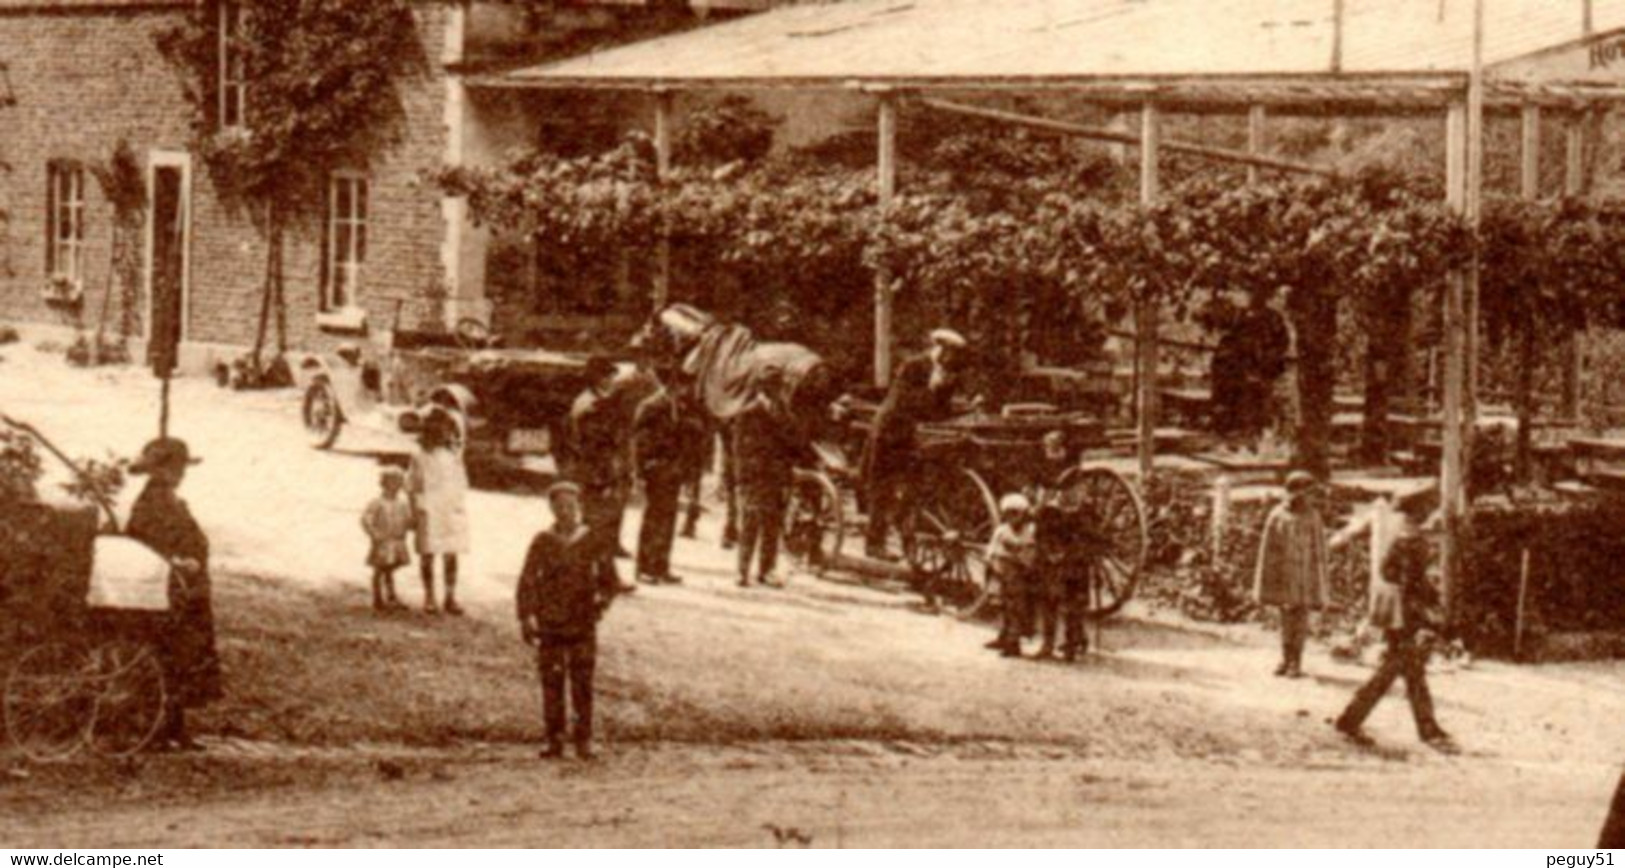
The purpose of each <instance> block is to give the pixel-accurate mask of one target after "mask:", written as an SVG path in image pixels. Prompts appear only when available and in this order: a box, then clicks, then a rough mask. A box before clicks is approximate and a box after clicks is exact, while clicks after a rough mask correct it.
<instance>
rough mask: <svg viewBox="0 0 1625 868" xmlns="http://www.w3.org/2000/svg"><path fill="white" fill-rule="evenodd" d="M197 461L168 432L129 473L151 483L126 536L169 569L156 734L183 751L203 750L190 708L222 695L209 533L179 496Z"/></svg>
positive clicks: (138, 502) (133, 512)
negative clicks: (190, 726) (160, 721)
mask: <svg viewBox="0 0 1625 868" xmlns="http://www.w3.org/2000/svg"><path fill="white" fill-rule="evenodd" d="M196 463H198V462H197V459H195V458H193V457H192V455H191V451H190V450H189V449H188V448H187V446H186V441H184V440H178V439H175V438H173V437H165V438H162V439H159V440H154V441H152V442H150V443H148V444H147V445H146V446H145V447H143V448H142V450H141V457H140V458H138V459H136V460H135V462H134V463H132V464H131V465H130V472H131V473H133V474H138V475H145V476H146V477H147V484H146V486H145V487H144V488H143V489H142V490H141V495H140V496H139V497H137V498H136V501H135V506H134V508H133V509H132V510H131V512H130V521H129V524H128V525H126V527H125V533H127V534H128V535H129V536H130V537H131V538H132V539H135V540H139V541H140V542H142V543H145V544H146V545H147V547H149V548H151V549H152V550H153V551H155V552H157V553H158V554H160V555H162V556H163V557H164V558H165V559H167V560H168V561H169V563H170V567H171V569H170V572H169V624H168V629H166V630H165V631H164V636H163V637H162V640H161V643H160V646H159V662H160V663H161V664H162V665H163V668H164V680H165V684H166V685H167V687H168V699H169V701H168V702H167V703H166V709H165V710H166V712H167V717H166V718H165V721H164V728H163V729H162V730H160V731H159V734H158V736H159V738H160V739H161V740H162V743H163V745H164V746H166V747H168V748H171V749H178V750H196V749H198V745H197V743H196V742H194V741H193V740H192V738H191V736H190V735H189V734H188V733H187V731H186V710H187V709H189V708H198V707H200V706H203V705H205V704H207V703H209V702H212V701H214V700H216V699H219V698H220V696H221V686H220V657H219V654H218V653H217V651H216V649H215V638H214V607H213V605H212V603H211V602H210V599H211V594H210V582H209V538H208V537H207V536H205V535H204V533H203V528H201V527H199V526H198V523H197V521H196V520H195V519H193V518H192V511H191V510H190V509H188V508H187V506H186V501H184V500H182V499H181V498H180V496H179V494H177V493H176V492H177V489H179V487H180V484H181V480H183V479H185V478H186V469H187V468H188V467H190V466H191V465H193V464H196Z"/></svg>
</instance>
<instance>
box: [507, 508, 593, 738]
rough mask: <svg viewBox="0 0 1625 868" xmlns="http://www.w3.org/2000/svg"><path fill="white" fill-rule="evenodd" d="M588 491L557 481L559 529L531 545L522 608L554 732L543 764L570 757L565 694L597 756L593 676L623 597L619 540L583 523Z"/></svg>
mask: <svg viewBox="0 0 1625 868" xmlns="http://www.w3.org/2000/svg"><path fill="white" fill-rule="evenodd" d="M581 495H582V489H581V486H579V485H577V484H576V483H574V482H559V483H555V484H554V485H553V487H552V488H550V489H548V492H547V504H548V508H549V509H551V510H552V512H553V526H552V527H550V528H548V529H547V530H544V531H542V532H541V533H539V534H537V535H536V536H535V538H534V539H532V540H531V543H530V550H529V551H528V552H527V553H526V555H525V566H524V568H523V569H522V570H521V571H520V573H519V586H518V589H517V594H516V599H515V602H516V608H517V610H518V615H519V630H520V633H521V634H522V635H523V636H524V638H525V642H526V643H528V644H530V645H533V646H535V648H536V664H537V670H538V672H539V674H540V676H541V682H542V718H543V721H544V726H545V727H546V732H547V747H546V748H545V749H543V751H542V758H543V759H555V758H557V757H560V756H563V755H564V719H565V713H564V712H565V694H566V689H568V693H569V704H570V708H571V710H572V711H574V713H575V714H574V717H575V721H574V723H575V725H574V728H573V730H572V732H571V735H572V736H573V737H574V740H575V746H576V754H577V755H578V756H579V757H581V758H582V759H591V758H592V756H593V751H592V706H593V692H592V682H593V673H594V670H595V669H596V668H597V662H598V621H599V620H600V619H601V618H603V616H604V612H605V611H607V610H608V609H609V606H610V603H611V602H613V601H614V599H615V594H616V593H617V592H618V588H617V585H618V580H617V579H616V577H615V570H614V566H613V562H612V560H611V558H610V554H611V553H610V552H609V551H608V549H607V547H608V546H609V545H610V544H611V541H610V540H609V539H608V538H607V536H605V535H604V532H603V531H601V530H597V529H593V528H590V527H588V526H586V525H584V524H583V523H582V520H581V519H582V510H581Z"/></svg>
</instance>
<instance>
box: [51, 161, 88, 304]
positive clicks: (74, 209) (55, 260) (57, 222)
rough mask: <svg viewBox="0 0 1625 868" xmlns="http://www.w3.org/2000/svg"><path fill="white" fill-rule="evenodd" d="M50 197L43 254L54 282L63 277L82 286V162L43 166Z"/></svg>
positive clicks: (83, 190)
mask: <svg viewBox="0 0 1625 868" xmlns="http://www.w3.org/2000/svg"><path fill="white" fill-rule="evenodd" d="M46 183H47V184H49V185H50V188H51V189H50V193H51V195H50V200H49V203H48V206H47V209H48V213H47V214H46V216H45V219H46V227H47V232H46V241H47V245H48V247H47V249H46V257H47V260H48V262H49V263H50V268H49V271H50V274H48V275H46V277H48V278H50V280H51V282H52V283H53V284H54V283H56V282H57V281H59V280H66V281H67V282H68V284H69V285H70V286H72V287H73V288H74V289H80V290H82V289H83V288H84V281H85V271H84V269H85V170H84V167H82V166H77V165H73V164H70V163H64V162H52V163H50V164H49V165H48V166H47V167H46Z"/></svg>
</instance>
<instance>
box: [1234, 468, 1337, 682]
mask: <svg viewBox="0 0 1625 868" xmlns="http://www.w3.org/2000/svg"><path fill="white" fill-rule="evenodd" d="M1315 488H1316V483H1315V478H1314V477H1313V476H1310V475H1309V474H1307V473H1305V472H1303V471H1301V470H1294V471H1293V472H1292V473H1291V474H1289V475H1288V476H1287V479H1286V502H1285V503H1282V504H1281V505H1280V506H1277V507H1276V508H1275V509H1274V510H1272V511H1271V512H1270V515H1269V519H1268V520H1267V521H1266V522H1265V523H1264V538H1263V541H1262V543H1261V544H1260V545H1259V550H1258V573H1257V575H1256V577H1255V581H1254V587H1253V593H1254V595H1255V596H1256V597H1257V599H1258V603H1259V605H1261V606H1276V607H1279V608H1280V610H1281V665H1280V666H1278V667H1276V669H1275V674H1276V675H1281V676H1285V677H1287V678H1301V677H1303V648H1304V645H1305V644H1307V643H1308V641H1309V612H1310V610H1312V609H1323V608H1325V607H1326V601H1327V600H1328V599H1329V598H1330V592H1329V590H1328V584H1327V577H1326V524H1325V522H1324V521H1322V520H1321V517H1320V510H1318V509H1316V508H1315V504H1314V493H1315Z"/></svg>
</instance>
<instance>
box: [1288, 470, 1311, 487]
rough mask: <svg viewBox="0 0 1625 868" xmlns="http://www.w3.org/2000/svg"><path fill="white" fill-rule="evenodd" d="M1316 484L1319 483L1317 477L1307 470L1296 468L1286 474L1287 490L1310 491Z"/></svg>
mask: <svg viewBox="0 0 1625 868" xmlns="http://www.w3.org/2000/svg"><path fill="white" fill-rule="evenodd" d="M1316 485H1319V483H1318V482H1316V481H1315V477H1313V476H1311V475H1310V474H1309V473H1308V472H1306V471H1303V470H1294V471H1292V472H1291V473H1288V474H1287V475H1286V490H1287V491H1308V490H1309V489H1311V488H1314V487H1315V486H1316Z"/></svg>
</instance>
